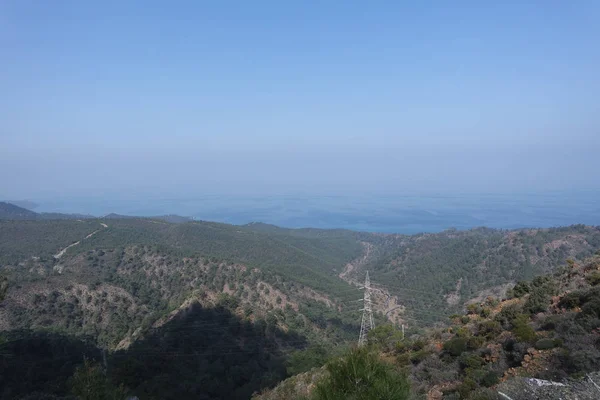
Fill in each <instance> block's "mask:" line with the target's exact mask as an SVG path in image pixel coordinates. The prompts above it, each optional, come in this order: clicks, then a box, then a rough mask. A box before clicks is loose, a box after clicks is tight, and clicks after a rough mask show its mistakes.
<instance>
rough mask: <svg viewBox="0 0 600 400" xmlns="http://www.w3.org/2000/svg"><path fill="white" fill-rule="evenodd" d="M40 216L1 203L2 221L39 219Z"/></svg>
mask: <svg viewBox="0 0 600 400" xmlns="http://www.w3.org/2000/svg"><path fill="white" fill-rule="evenodd" d="M37 218H38V214H37V213H36V212H33V211H31V210H27V209H26V208H22V207H19V206H16V205H14V204H10V203H6V202H3V201H0V219H15V220H23V219H37Z"/></svg>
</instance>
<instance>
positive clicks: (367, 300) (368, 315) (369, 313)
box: [358, 271, 375, 346]
mask: <svg viewBox="0 0 600 400" xmlns="http://www.w3.org/2000/svg"><path fill="white" fill-rule="evenodd" d="M364 289H365V294H364V297H363V303H364V304H363V309H362V310H361V311H362V312H363V315H362V322H361V323H360V336H359V337H358V345H359V346H363V345H365V344H366V343H367V334H368V333H369V331H370V330H371V329H373V328H375V324H374V323H373V309H372V307H371V281H370V280H369V271H367V276H366V277H365V287H364Z"/></svg>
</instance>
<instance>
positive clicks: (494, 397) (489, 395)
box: [467, 388, 502, 400]
mask: <svg viewBox="0 0 600 400" xmlns="http://www.w3.org/2000/svg"><path fill="white" fill-rule="evenodd" d="M467 399H468V400H502V397H500V395H499V394H498V393H497V392H496V391H494V390H492V389H488V388H479V389H476V390H474V391H473V392H471V394H470V395H469V397H468V398H467Z"/></svg>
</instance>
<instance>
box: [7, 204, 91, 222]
mask: <svg viewBox="0 0 600 400" xmlns="http://www.w3.org/2000/svg"><path fill="white" fill-rule="evenodd" d="M90 218H96V217H94V216H92V215H85V214H63V213H36V212H34V211H31V210H28V209H26V208H23V207H19V206H16V205H14V204H11V203H7V202H0V219H6V220H40V219H90Z"/></svg>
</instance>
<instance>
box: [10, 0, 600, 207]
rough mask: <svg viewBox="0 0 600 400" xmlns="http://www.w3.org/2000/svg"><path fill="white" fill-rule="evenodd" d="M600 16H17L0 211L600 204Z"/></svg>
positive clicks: (279, 6) (302, 4) (344, 7)
mask: <svg viewBox="0 0 600 400" xmlns="http://www.w3.org/2000/svg"><path fill="white" fill-rule="evenodd" d="M598 21H600V2H598V1H596V0H589V1H586V0H581V1H548V0H540V1H496V2H488V1H424V2H421V1H387V2H384V1H325V2H312V1H279V0H278V1H260V0H257V1H239V2H233V1H212V2H208V1H169V2H168V1H161V2H157V1H147V0H146V1H60V0H55V1H29V0H0V57H1V61H0V181H1V182H2V184H1V185H0V198H13V199H14V198H36V197H40V196H52V195H54V194H64V195H81V194H85V195H101V194H103V195H116V194H120V195H124V194H127V195H132V196H136V195H141V194H144V193H154V194H158V195H181V196H185V195H190V194H197V193H207V192H208V193H221V192H223V193H225V192H227V193H232V192H234V193H235V192H238V193H248V192H260V191H265V192H274V193H286V192H292V191H301V192H308V193H323V192H344V193H351V192H364V191H367V190H373V191H380V192H404V191H409V192H413V193H415V192H417V193H418V192H420V191H423V192H456V191H459V192H460V191H462V192H484V191H485V192H490V191H499V192H503V191H504V192H510V191H537V190H553V189H570V188H578V189H598V188H600V178H599V177H598V171H599V170H600V72H599V71H600V45H599V43H600V24H599V23H598Z"/></svg>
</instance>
